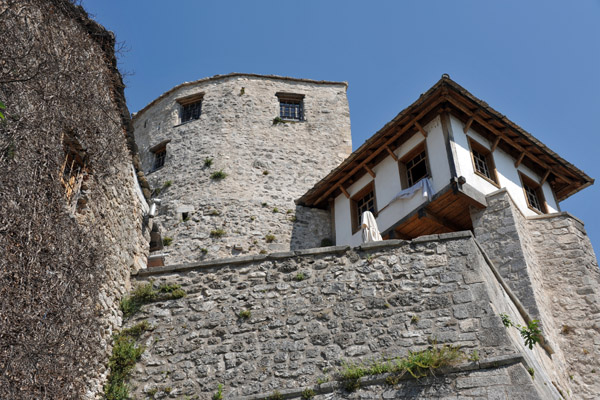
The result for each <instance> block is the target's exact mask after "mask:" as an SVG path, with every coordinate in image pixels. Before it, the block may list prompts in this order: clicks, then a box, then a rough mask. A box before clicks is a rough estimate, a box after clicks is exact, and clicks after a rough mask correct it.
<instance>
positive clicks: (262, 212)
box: [134, 75, 352, 264]
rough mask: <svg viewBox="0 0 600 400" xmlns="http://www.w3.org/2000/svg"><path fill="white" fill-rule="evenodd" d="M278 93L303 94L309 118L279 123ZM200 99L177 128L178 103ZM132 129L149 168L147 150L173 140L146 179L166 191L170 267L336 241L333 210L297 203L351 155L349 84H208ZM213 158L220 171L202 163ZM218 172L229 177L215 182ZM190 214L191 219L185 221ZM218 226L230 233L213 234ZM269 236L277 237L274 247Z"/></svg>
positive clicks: (144, 115) (175, 94)
mask: <svg viewBox="0 0 600 400" xmlns="http://www.w3.org/2000/svg"><path fill="white" fill-rule="evenodd" d="M242 88H243V91H242ZM277 92H287V93H299V94H304V95H305V97H304V110H305V121H303V122H289V123H285V124H277V125H274V124H273V119H274V118H275V117H277V116H279V101H278V98H277V97H276V96H275V93H277ZM195 93H204V99H203V102H202V115H201V117H200V119H198V120H194V121H191V122H187V123H185V124H181V125H178V124H179V105H178V103H177V102H176V99H177V98H180V97H183V96H188V95H192V94H195ZM134 127H135V136H136V141H137V143H138V146H139V148H140V152H141V159H142V164H143V166H144V170H145V171H147V172H150V171H151V168H152V162H153V154H152V153H151V152H150V151H149V149H150V148H152V146H155V145H157V144H159V143H161V142H163V141H165V140H170V142H169V143H168V144H167V158H166V162H165V165H164V167H163V168H161V169H159V170H157V171H155V172H151V173H149V174H148V180H149V182H150V183H151V186H152V187H153V188H155V189H164V190H161V192H160V194H156V197H159V198H161V199H162V201H163V202H162V205H161V207H160V213H159V215H158V217H156V218H155V220H156V222H157V223H158V225H159V227H160V231H161V234H162V236H163V237H165V236H168V237H171V238H173V242H172V244H171V245H170V246H169V247H167V248H165V249H163V250H162V252H164V253H168V256H167V259H166V264H175V263H180V262H188V261H193V260H197V259H200V258H202V257H204V258H206V259H214V258H219V257H229V256H231V255H236V254H246V253H249V254H256V253H259V252H261V251H282V250H289V249H290V248H298V247H301V246H303V247H305V248H306V247H315V246H319V245H320V243H321V240H322V239H325V238H329V239H332V237H331V235H332V233H331V222H330V218H329V215H328V213H327V212H325V211H321V210H312V209H306V208H303V207H296V205H295V204H294V200H295V199H296V198H298V197H300V196H301V195H302V194H303V193H304V192H305V191H306V190H308V189H309V188H310V187H311V186H312V185H314V184H315V183H316V182H317V181H318V180H319V179H321V178H323V177H324V176H325V175H326V174H327V173H328V172H329V171H330V170H331V169H333V168H334V167H335V166H337V165H338V164H339V163H340V162H341V161H342V160H343V159H344V158H345V157H347V156H348V155H349V154H350V151H351V146H352V144H351V139H350V117H349V111H348V101H347V98H346V84H345V83H319V82H310V81H300V80H293V79H283V78H278V77H266V76H265V77H261V76H252V75H231V76H224V77H215V78H208V79H204V80H200V81H197V82H196V83H194V84H186V85H182V86H181V87H178V88H175V89H174V90H172V91H171V92H168V93H167V94H165V95H164V97H163V98H159V99H158V100H157V101H155V102H154V103H153V104H151V105H150V106H149V107H147V108H146V109H144V110H142V111H141V112H140V113H138V114H137V115H136V116H135V117H134ZM206 158H212V159H213V163H212V166H210V167H206V166H205V165H204V160H205V159H206ZM218 170H223V171H224V172H225V173H227V174H228V176H227V178H225V179H223V180H220V181H216V180H211V179H210V175H211V173H213V172H215V171H218ZM167 181H170V183H171V185H170V186H169V187H168V188H167V187H164V186H165V182H167ZM183 212H188V213H189V216H190V220H188V221H187V222H185V223H182V213H183ZM294 217H295V218H294ZM296 220H297V222H294V221H296ZM215 229H223V230H225V232H226V234H225V236H224V237H221V238H211V237H210V231H211V230H215ZM269 234H270V235H274V236H275V239H274V241H273V242H271V243H266V239H265V237H266V235H269ZM202 249H204V250H202Z"/></svg>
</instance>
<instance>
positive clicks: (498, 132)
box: [448, 96, 574, 182]
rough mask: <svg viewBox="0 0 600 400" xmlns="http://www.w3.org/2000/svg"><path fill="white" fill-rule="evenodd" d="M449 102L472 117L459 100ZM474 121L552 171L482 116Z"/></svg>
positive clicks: (452, 99)
mask: <svg viewBox="0 0 600 400" xmlns="http://www.w3.org/2000/svg"><path fill="white" fill-rule="evenodd" d="M448 101H449V102H450V103H451V104H452V105H454V106H455V107H456V108H458V109H459V110H461V111H462V112H464V113H465V114H467V115H472V112H471V111H470V110H469V109H468V107H466V106H465V105H463V104H461V101H460V100H458V99H456V98H455V97H453V96H448ZM474 120H475V121H477V123H479V124H480V125H481V126H483V127H484V128H486V129H488V130H489V131H490V132H492V133H493V134H494V135H496V136H501V137H502V139H503V140H504V141H505V142H506V143H507V144H509V145H511V146H512V147H514V148H515V149H516V150H517V151H519V152H521V153H529V154H527V156H528V157H529V158H530V159H531V161H533V162H535V163H537V164H538V165H540V166H541V167H542V168H543V169H545V170H547V169H551V167H550V166H549V165H548V164H546V163H545V162H544V161H542V160H541V159H540V158H539V157H537V156H536V155H534V154H532V153H531V152H528V151H527V150H525V149H524V148H523V146H521V145H520V144H518V143H516V142H515V140H513V139H512V138H510V137H509V136H508V135H503V134H502V132H500V131H499V130H498V129H497V128H495V127H493V126H492V125H491V124H490V123H488V122H487V121H485V120H484V119H483V118H481V117H480V115H475V116H474ZM521 161H522V160H521ZM519 164H520V162H519ZM553 173H554V175H556V176H557V177H558V178H560V179H562V180H564V181H565V182H572V181H573V180H574V179H569V178H566V177H565V176H564V175H563V174H561V173H559V172H558V171H556V170H555V171H553Z"/></svg>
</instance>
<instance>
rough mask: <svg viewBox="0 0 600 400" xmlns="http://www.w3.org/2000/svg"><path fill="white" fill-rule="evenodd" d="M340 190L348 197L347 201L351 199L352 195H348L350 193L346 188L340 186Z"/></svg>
mask: <svg viewBox="0 0 600 400" xmlns="http://www.w3.org/2000/svg"><path fill="white" fill-rule="evenodd" d="M340 190H341V191H342V193H344V196H346V198H347V199H349V198H350V194H349V193H348V191H347V190H346V188H345V187H343V186H342V185H340Z"/></svg>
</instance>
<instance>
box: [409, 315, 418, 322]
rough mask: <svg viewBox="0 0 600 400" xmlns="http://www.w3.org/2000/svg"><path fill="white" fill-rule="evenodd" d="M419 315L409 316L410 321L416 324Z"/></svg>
mask: <svg viewBox="0 0 600 400" xmlns="http://www.w3.org/2000/svg"><path fill="white" fill-rule="evenodd" d="M419 319H420V318H419V316H418V315H413V316H412V317H410V322H411V323H413V324H416V323H417V322H419Z"/></svg>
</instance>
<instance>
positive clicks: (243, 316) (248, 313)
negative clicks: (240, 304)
mask: <svg viewBox="0 0 600 400" xmlns="http://www.w3.org/2000/svg"><path fill="white" fill-rule="evenodd" d="M251 316H252V312H251V311H250V310H241V311H240V312H239V313H238V317H240V318H241V319H249V318H250V317H251Z"/></svg>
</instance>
